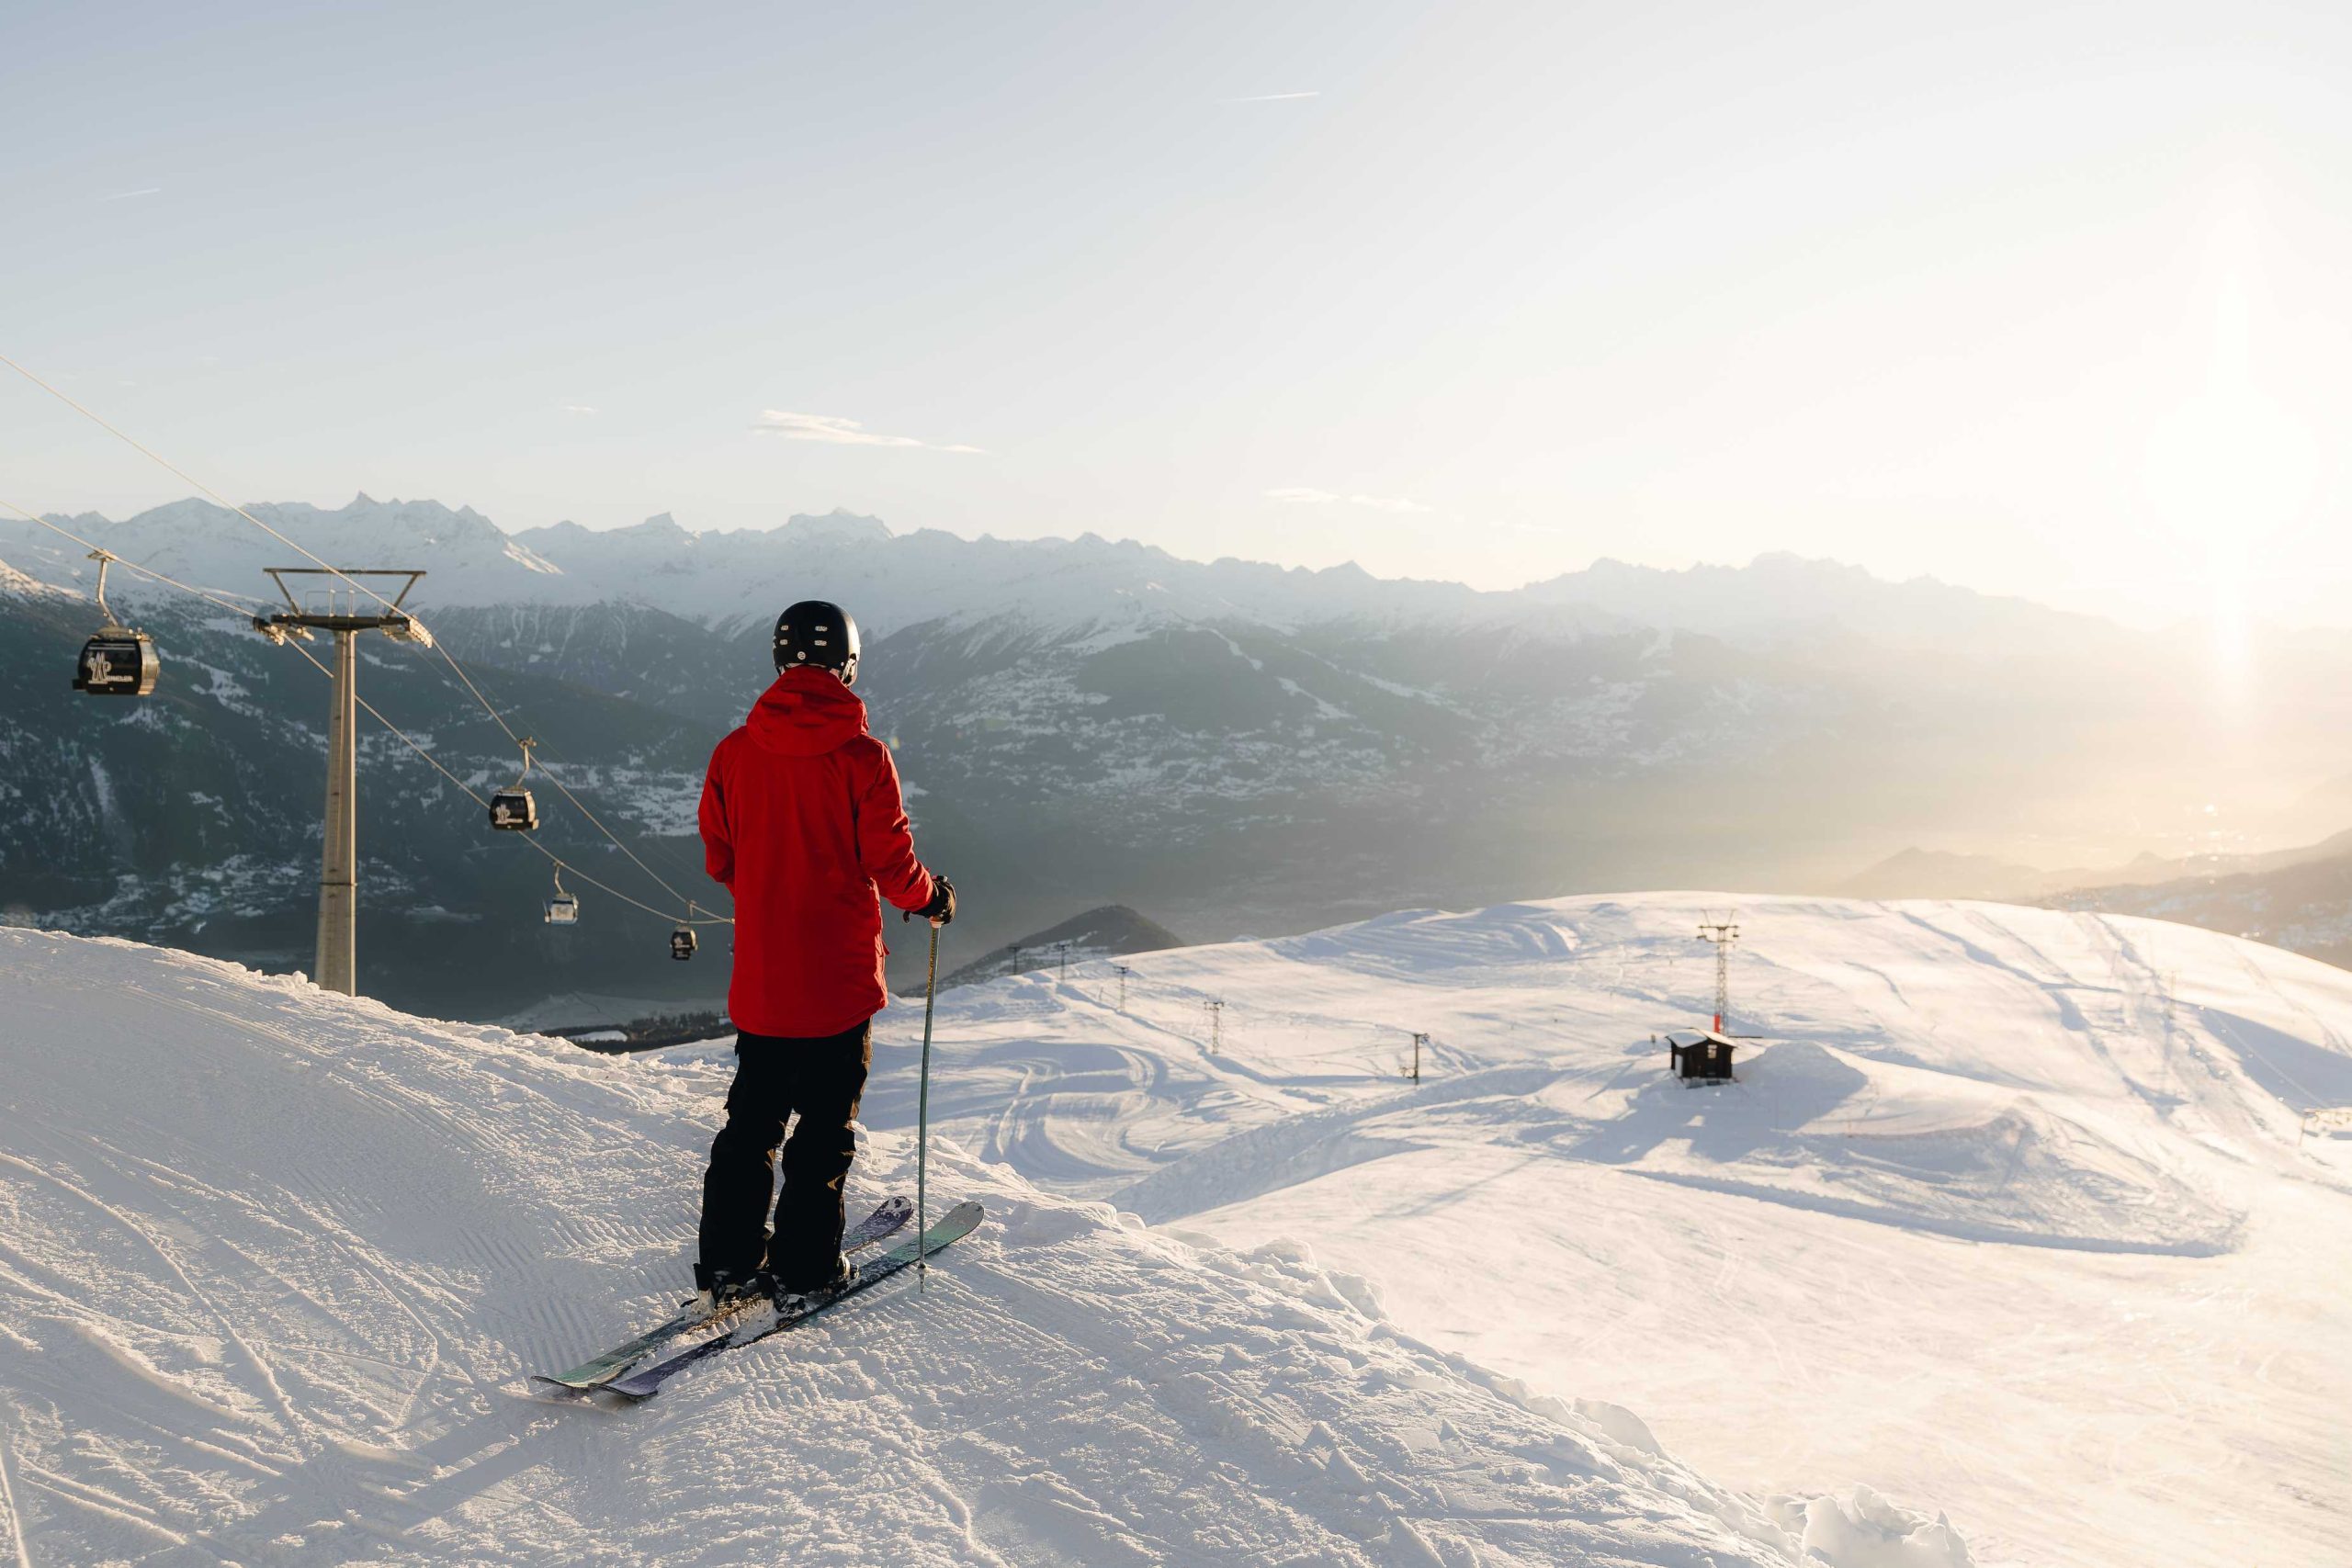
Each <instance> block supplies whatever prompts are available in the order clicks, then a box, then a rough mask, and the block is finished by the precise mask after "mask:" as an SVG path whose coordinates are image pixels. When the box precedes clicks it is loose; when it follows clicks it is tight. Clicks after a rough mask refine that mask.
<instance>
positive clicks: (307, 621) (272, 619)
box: [254, 566, 433, 997]
mask: <svg viewBox="0 0 2352 1568" xmlns="http://www.w3.org/2000/svg"><path fill="white" fill-rule="evenodd" d="M265 570H267V571H268V573H269V576H270V581H273V582H275V583H277V591H278V592H280V593H281V594H283V595H285V598H286V608H285V609H283V610H277V611H273V612H271V613H270V614H268V615H255V616H254V630H255V631H257V632H259V633H261V634H262V636H264V637H267V638H269V640H270V641H272V642H280V643H282V642H284V641H285V640H286V639H287V638H288V637H305V638H307V637H310V636H311V634H312V633H313V632H318V631H327V632H333V633H334V716H333V719H332V721H331V722H330V724H329V726H328V728H327V809H326V840H325V843H324V844H323V845H322V848H321V850H320V854H319V955H318V962H317V964H316V969H315V973H314V974H313V975H312V976H311V979H312V980H314V981H315V982H316V983H317V985H318V987H319V988H320V989H321V990H322V991H340V992H342V993H343V994H344V995H345V996H346V997H350V996H356V995H358V994H359V955H358V951H357V949H358V924H359V779H358V771H359V770H358V727H357V724H356V718H357V716H358V711H359V691H358V673H359V656H358V649H357V643H358V640H359V634H360V633H361V632H368V631H378V632H382V633H383V634H384V635H385V636H386V637H395V638H398V639H399V640H401V641H402V642H414V643H422V644H424V646H425V647H427V648H430V647H432V646H433V634H432V633H431V632H428V631H426V630H425V629H424V622H422V621H420V620H418V619H417V618H416V617H415V616H413V615H409V614H408V613H407V612H405V611H403V610H402V609H401V603H402V601H404V600H406V599H407V598H408V595H409V590H411V589H413V588H414V587H415V586H416V584H417V580H418V579H420V578H422V577H423V576H424V573H423V572H421V571H410V570H406V569H404V568H403V569H397V570H377V569H368V568H356V569H354V570H349V571H336V570H330V569H327V568H324V567H290V566H273V567H269V568H266V569H265ZM289 577H325V578H333V579H335V580H336V581H350V580H351V579H354V578H362V577H400V578H405V579H407V581H405V582H403V583H402V584H401V589H400V592H397V593H395V594H393V595H392V596H391V598H390V602H389V604H388V605H387V606H386V607H384V608H383V610H382V613H381V614H369V613H366V612H363V611H362V610H361V609H360V605H359V594H358V590H357V588H356V586H355V587H354V588H353V590H352V592H350V593H349V594H348V595H345V596H340V597H339V596H338V595H337V594H336V592H334V589H333V588H332V587H329V588H328V589H327V590H326V592H325V595H324V602H323V603H319V602H318V601H316V600H314V601H313V602H312V603H311V604H304V603H303V602H302V601H301V600H300V599H297V598H296V597H295V595H294V589H293V586H292V585H290V584H288V581H286V580H287V579H288V578H289ZM378 603H379V604H382V603H383V602H380V601H379V602H378Z"/></svg>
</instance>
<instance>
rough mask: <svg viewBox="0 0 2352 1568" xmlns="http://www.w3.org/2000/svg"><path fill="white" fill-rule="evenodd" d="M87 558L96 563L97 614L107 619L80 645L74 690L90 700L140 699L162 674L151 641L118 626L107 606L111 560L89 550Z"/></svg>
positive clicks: (159, 662)
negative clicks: (111, 698) (101, 698)
mask: <svg viewBox="0 0 2352 1568" xmlns="http://www.w3.org/2000/svg"><path fill="white" fill-rule="evenodd" d="M90 558H91V559H92V560H94V561H96V562H97V563H98V587H97V593H96V598H97V601H98V614H100V615H104V616H105V617H106V618H107V619H106V625H104V626H100V627H99V628H98V632H97V635H96V637H92V638H90V640H89V641H87V642H85V643H84V644H83V645H82V657H81V660H80V661H79V662H77V663H76V664H75V665H74V690H75V691H77V692H85V693H87V694H89V695H91V696H94V697H143V696H145V695H147V694H149V693H150V692H153V690H154V689H155V677H156V676H158V675H160V674H161V673H163V668H164V666H163V660H161V659H159V658H157V657H156V654H155V639H154V638H153V637H149V636H148V635H147V634H146V633H145V632H142V631H136V630H133V629H132V628H130V627H129V626H123V625H121V624H120V623H119V622H118V621H117V620H116V619H115V616H114V612H113V611H112V610H110V609H108V608H107V566H108V565H110V564H111V563H112V562H113V560H114V557H113V556H112V555H109V554H108V553H107V551H105V550H92V551H91V552H90Z"/></svg>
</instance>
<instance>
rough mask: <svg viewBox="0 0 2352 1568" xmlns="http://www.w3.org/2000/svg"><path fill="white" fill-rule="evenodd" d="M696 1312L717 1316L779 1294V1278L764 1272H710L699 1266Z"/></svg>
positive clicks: (696, 1272) (697, 1270) (697, 1271)
mask: <svg viewBox="0 0 2352 1568" xmlns="http://www.w3.org/2000/svg"><path fill="white" fill-rule="evenodd" d="M773 1295H775V1276H774V1275H772V1274H770V1273H769V1272H768V1271H767V1270H766V1269H707V1268H705V1267H704V1266H703V1265H701V1264H699V1263H697V1264H695V1299H694V1302H693V1306H694V1308H695V1311H696V1312H699V1313H703V1314H718V1313H723V1312H732V1311H734V1310H735V1309H736V1308H737V1307H740V1306H743V1305H746V1304H748V1303H752V1302H756V1301H760V1300H763V1299H764V1298H766V1297H769V1296H773Z"/></svg>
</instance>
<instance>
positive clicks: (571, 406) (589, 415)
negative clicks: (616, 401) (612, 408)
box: [562, 403, 596, 419]
mask: <svg viewBox="0 0 2352 1568" xmlns="http://www.w3.org/2000/svg"><path fill="white" fill-rule="evenodd" d="M562 408H563V412H566V413H576V414H579V415H580V416H582V418H584V419H594V418H595V417H596V411H595V410H594V409H592V408H590V407H589V406H588V405H587V404H586V403H565V404H563V405H562Z"/></svg>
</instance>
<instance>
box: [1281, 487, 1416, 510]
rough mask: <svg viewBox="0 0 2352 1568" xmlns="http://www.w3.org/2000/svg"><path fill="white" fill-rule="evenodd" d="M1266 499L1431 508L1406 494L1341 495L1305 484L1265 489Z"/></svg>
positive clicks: (1297, 503) (1378, 507)
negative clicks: (1278, 488) (1314, 488)
mask: <svg viewBox="0 0 2352 1568" xmlns="http://www.w3.org/2000/svg"><path fill="white" fill-rule="evenodd" d="M1266 499H1267V500H1268V501H1280V502H1288V503H1290V504H1292V505H1295V506H1332V505H1336V504H1339V503H1340V502H1345V503H1346V504H1347V505H1350V506H1364V507H1369V508H1371V509H1372V510H1373V511H1374V512H1397V513H1404V512H1428V511H1430V510H1432V509H1431V508H1430V507H1427V506H1424V505H1422V504H1421V503H1420V502H1418V501H1415V500H1414V499H1413V498H1412V497H1410V496H1408V495H1341V494H1340V493H1339V492H1338V491H1328V490H1313V489H1309V488H1308V487H1307V486H1306V485H1284V486H1283V488H1282V489H1280V490H1270V491H1266Z"/></svg>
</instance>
